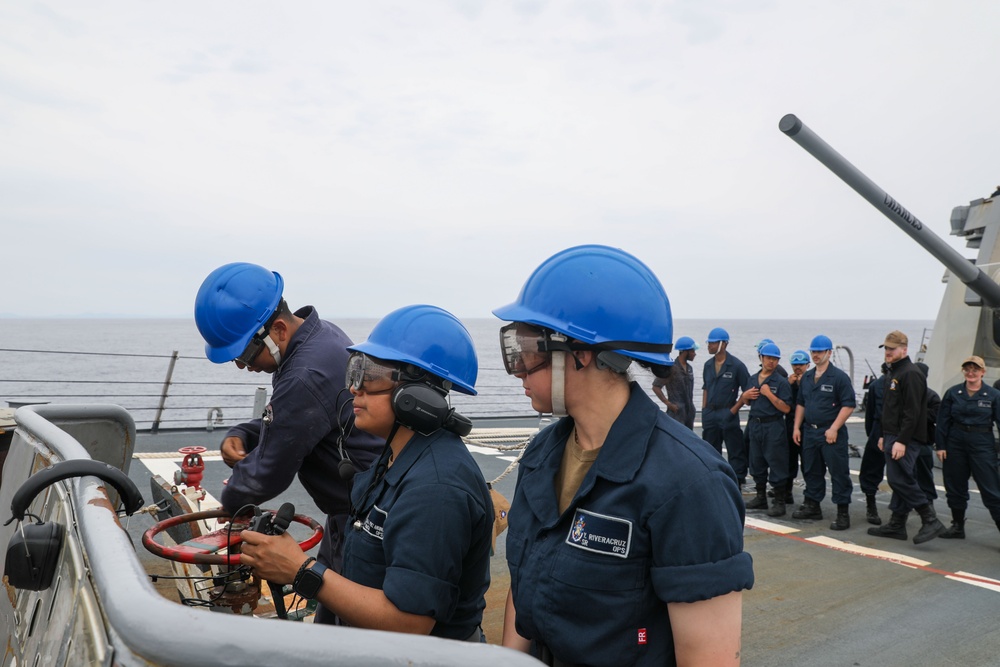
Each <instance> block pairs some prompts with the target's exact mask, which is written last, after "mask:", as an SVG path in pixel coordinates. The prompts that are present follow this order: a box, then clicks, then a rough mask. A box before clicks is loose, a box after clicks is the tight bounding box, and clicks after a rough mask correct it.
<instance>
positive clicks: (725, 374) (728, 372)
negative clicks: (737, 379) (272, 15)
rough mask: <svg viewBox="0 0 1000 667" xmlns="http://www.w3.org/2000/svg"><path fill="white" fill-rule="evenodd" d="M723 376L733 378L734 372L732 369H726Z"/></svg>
mask: <svg viewBox="0 0 1000 667" xmlns="http://www.w3.org/2000/svg"><path fill="white" fill-rule="evenodd" d="M722 377H724V378H726V379H727V380H732V379H733V372H732V371H726V372H725V373H723V374H722Z"/></svg>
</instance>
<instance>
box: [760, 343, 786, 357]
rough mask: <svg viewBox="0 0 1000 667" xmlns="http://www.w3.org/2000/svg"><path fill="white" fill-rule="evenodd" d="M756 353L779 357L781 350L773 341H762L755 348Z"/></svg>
mask: <svg viewBox="0 0 1000 667" xmlns="http://www.w3.org/2000/svg"><path fill="white" fill-rule="evenodd" d="M757 354H759V355H760V356H762V357H777V358H778V359H781V350H780V349H778V346H777V345H775V344H774V343H764V344H763V345H761V346H760V347H759V348H757Z"/></svg>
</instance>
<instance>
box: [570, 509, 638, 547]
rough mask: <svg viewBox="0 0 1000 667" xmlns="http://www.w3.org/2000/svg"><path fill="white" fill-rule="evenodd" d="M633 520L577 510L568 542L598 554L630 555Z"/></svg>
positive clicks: (572, 545)
mask: <svg viewBox="0 0 1000 667" xmlns="http://www.w3.org/2000/svg"><path fill="white" fill-rule="evenodd" d="M631 543H632V522H631V521H628V520H626V519H619V518H618V517H613V516H606V515H604V514H594V513H593V512H588V511H586V510H577V511H576V514H575V515H574V516H573V523H572V524H570V527H569V535H567V536H566V544H568V545H570V546H571V547H576V548H577V549H583V550H584V551H592V552H594V553H598V554H607V555H609V556H618V557H619V558H625V557H627V556H628V552H629V547H630V546H631Z"/></svg>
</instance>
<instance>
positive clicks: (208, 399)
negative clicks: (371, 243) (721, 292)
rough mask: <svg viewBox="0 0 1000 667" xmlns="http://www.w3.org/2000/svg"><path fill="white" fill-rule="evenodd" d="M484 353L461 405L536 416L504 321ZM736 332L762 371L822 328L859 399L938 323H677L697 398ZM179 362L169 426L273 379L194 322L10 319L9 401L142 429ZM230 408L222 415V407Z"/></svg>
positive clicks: (241, 410)
mask: <svg viewBox="0 0 1000 667" xmlns="http://www.w3.org/2000/svg"><path fill="white" fill-rule="evenodd" d="M335 322H336V324H337V325H338V326H340V327H341V328H342V329H344V331H346V332H347V334H348V335H349V336H351V338H352V339H353V340H355V341H361V340H364V339H365V338H366V337H367V335H368V333H369V332H370V331H371V329H372V327H373V326H374V325H375V323H376V322H377V319H376V318H347V319H341V320H335ZM463 322H464V323H465V325H466V327H468V329H469V332H470V333H471V334H472V337H473V340H474V341H475V344H476V350H477V352H478V355H479V365H480V372H479V380H478V382H477V385H476V386H477V389H478V390H479V396H476V397H467V396H464V395H461V394H453V397H454V405H455V407H456V409H458V410H459V412H462V413H463V414H465V415H467V416H469V417H470V418H473V419H475V418H476V417H501V416H505V417H506V416H510V417H526V416H531V415H533V414H534V413H533V412H532V411H531V407H530V404H529V402H528V400H527V399H526V398H525V396H524V393H523V391H522V390H521V384H520V382H519V381H518V380H517V379H516V378H512V377H510V376H508V375H507V374H506V373H505V372H504V370H503V364H502V362H501V360H500V354H499V340H498V333H497V332H498V329H499V327H500V325H501V322H500V321H499V320H496V319H491V318H476V319H464V320H463ZM717 326H721V327H724V328H725V329H726V330H727V331H729V334H730V337H731V342H730V346H729V350H730V352H731V353H732V354H734V355H735V356H737V357H739V358H740V359H742V360H743V361H744V363H746V365H747V367H748V368H749V369H750V370H751V371H753V370H755V369H756V368H757V367H758V364H757V359H756V352H755V350H754V345H755V344H756V343H757V341H759V340H760V339H762V338H771V339H773V340H774V341H775V343H777V345H778V347H779V348H780V349H781V352H782V364H783V365H784V366H785V367H786V368H787V367H788V366H789V364H788V361H787V359H788V356H789V355H790V354H791V353H792V352H793V351H795V350H796V349H806V348H807V347H808V345H809V341H810V340H811V339H812V337H813V336H815V335H817V334H820V333H822V334H825V335H827V336H829V337H830V338H831V339H832V340H833V342H834V345H836V346H843V347H845V348H848V349H850V350H851V352H852V353H853V357H854V369H853V377H852V379H853V381H854V388H855V391H856V392H858V394H859V396H860V395H861V393H862V391H863V384H864V380H865V377H866V376H869V375H871V374H872V373H874V372H877V371H878V368H879V365H880V364H881V362H882V355H881V350H880V349H879V348H878V346H879V344H880V343H881V342H882V340H883V339H884V337H885V334H886V333H888V332H889V331H891V330H893V329H900V330H901V331H903V332H904V333H906V334H907V335H908V336H909V338H910V353H911V356H913V357H914V358H915V357H916V355H917V352H918V350H919V348H920V344H921V341H922V340H925V339H927V338H929V335H930V330H931V327H932V326H933V322H932V321H929V320H907V321H881V320H823V321H820V320H765V319H760V320H722V319H720V320H700V319H699V320H694V319H692V320H677V321H675V323H674V339H675V340H676V339H677V338H679V337H680V336H691V337H692V338H694V339H695V340H696V341H698V342H699V344H700V345H701V348H702V349H701V350H699V351H698V356H697V358H696V359H695V362H694V364H695V369H696V382H695V404H696V405H700V404H701V396H700V385H701V382H700V379H699V378H698V376H700V369H701V367H702V365H703V364H704V362H705V361H706V360H707V359H708V352H707V349H706V345H705V343H704V340H705V337H706V335H707V334H708V331H709V330H710V329H712V328H713V327H717ZM175 351H176V352H177V355H178V357H177V360H176V363H175V365H174V369H173V373H172V376H171V383H170V386H169V388H168V392H167V399H166V401H165V408H166V409H165V411H164V412H163V414H162V417H161V420H160V421H161V427H162V428H194V427H199V426H201V425H204V426H206V427H207V426H209V422H210V421H211V422H213V423H212V424H211V425H212V427H213V428H225V427H227V426H228V425H231V424H234V423H239V422H241V421H245V420H246V419H249V418H250V417H251V412H252V406H253V396H254V393H255V391H256V388H257V387H264V388H266V389H267V390H268V391H269V390H270V377H269V376H266V375H263V374H251V373H248V372H246V371H240V370H238V369H237V368H236V367H235V366H234V365H232V364H221V365H216V364H212V363H211V362H209V361H208V360H207V359H205V356H204V344H203V342H202V340H201V337H200V336H199V334H198V331H197V329H196V328H195V326H194V321H193V320H187V319H16V318H12V319H0V368H2V372H0V405H5V403H4V401H6V402H11V401H13V402H15V403H31V402H58V403H81V402H82V403H92V402H101V403H107V402H111V403H116V404H118V405H121V406H123V407H125V408H127V409H128V410H129V411H130V412H131V413H132V415H133V417H134V418H135V420H136V425H137V427H138V428H140V429H147V428H149V427H150V425H151V424H152V423H153V420H154V418H155V416H156V413H157V408H158V406H159V403H160V398H161V394H162V392H163V389H164V382H165V379H166V377H167V372H168V369H169V367H170V363H171V356H172V355H173V353H174V352H175ZM834 363H835V364H836V365H837V366H839V367H840V368H843V369H844V370H845V371H848V372H850V363H849V356H848V355H847V354H846V352H845V351H844V350H838V351H837V353H836V354H835V356H834ZM634 375H635V379H636V380H637V381H639V382H640V384H642V385H643V386H644V387H645V388H646V390H647V392H649V393H650V395H651V396H652V393H651V391H650V389H649V388H650V386H651V383H652V377H651V376H650V375H649V374H648V373H647V372H645V371H644V370H642V369H638V368H636V370H635V371H634ZM219 412H221V413H222V418H221V420H218V422H217V423H215V422H216V420H217V419H218V417H217V415H218V413H219Z"/></svg>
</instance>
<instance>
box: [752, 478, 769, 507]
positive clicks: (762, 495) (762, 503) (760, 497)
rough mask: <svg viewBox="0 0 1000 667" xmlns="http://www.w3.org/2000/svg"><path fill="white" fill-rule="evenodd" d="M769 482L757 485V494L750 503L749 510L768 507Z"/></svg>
mask: <svg viewBox="0 0 1000 667" xmlns="http://www.w3.org/2000/svg"><path fill="white" fill-rule="evenodd" d="M766 493H767V484H758V485H757V495H756V496H754V497H753V498H752V499H751V500H750V501H749V502H748V503H747V509H748V510H766V509H767V495H766Z"/></svg>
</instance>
